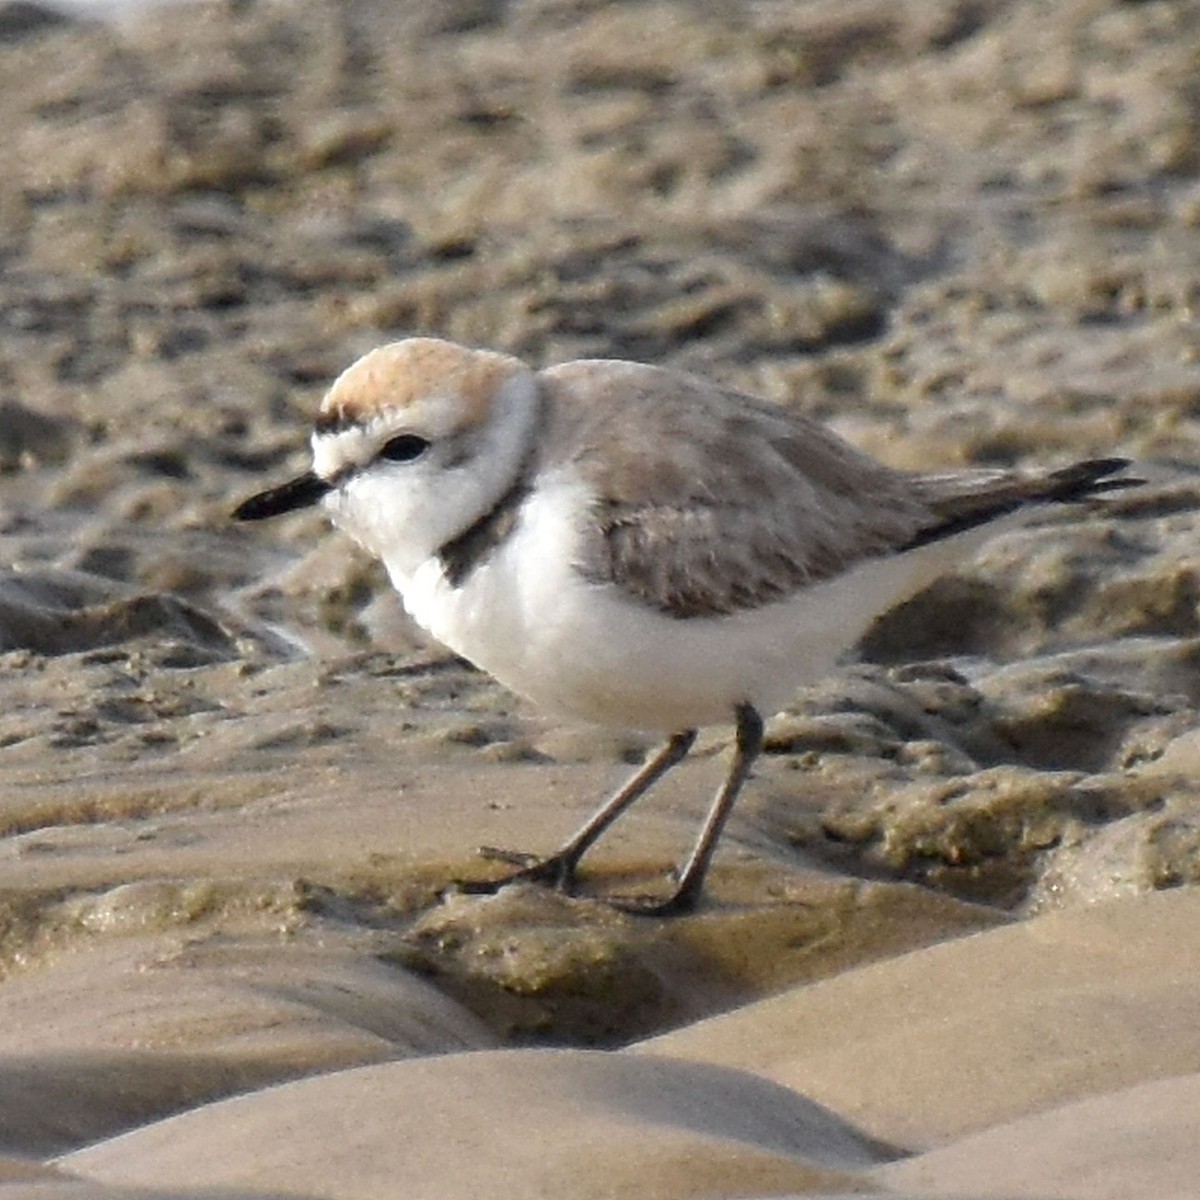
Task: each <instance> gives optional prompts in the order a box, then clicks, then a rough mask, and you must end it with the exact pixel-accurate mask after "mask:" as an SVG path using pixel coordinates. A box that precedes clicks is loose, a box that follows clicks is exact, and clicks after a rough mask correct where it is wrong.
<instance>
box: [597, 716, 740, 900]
mask: <svg viewBox="0 0 1200 1200" xmlns="http://www.w3.org/2000/svg"><path fill="white" fill-rule="evenodd" d="M762 743H763V719H762V717H760V716H759V715H758V711H757V710H756V709H755V708H754V707H752V706H751V705H749V704H739V705H738V708H737V743H736V749H735V751H734V755H733V762H732V763H731V764H730V766H729V774H728V775H727V776H726V777H725V782H724V783H723V784H722V785H721V787H720V790H719V791H718V792H717V795H716V798H715V799H714V800H713V803H712V807H711V808H710V809H709V810H708V816H707V817H706V818H705V820H704V827H703V828H702V829H701V830H700V836H699V837H698V838H697V839H696V845H695V846H694V847H693V849H692V853H691V855H690V856H689V857H688V860H687V862H686V863H685V864H684V867H683V870H682V871H681V872H680V873H679V882H678V884H677V885H676V887H675V891H674V892H672V893H671V895H670V896H668V897H667V898H666V899H665V900H633V899H631V900H613V901H611V903H612V904H614V906H615V907H617V908H619V909H621V910H622V911H623V912H629V913H636V914H638V915H639V916H651V917H666V916H674V915H675V914H677V913H684V912H690V911H691V909H693V908H694V907H695V906H696V901H697V900H699V899H700V892H701V890H702V889H703V887H704V877H705V875H706V874H707V873H708V866H709V862H710V861H711V860H712V856H713V852H714V851H715V850H716V848H717V842H718V841H719V840H720V837H721V830H722V829H724V828H725V822H726V820H728V818H729V814H730V813H731V812H732V811H733V806H734V803H735V802H736V801H737V798H738V793H739V792H740V791H741V790H742V785H743V784H744V783H745V782H746V780H747V778H748V777H749V775H750V768H751V767H752V766H753V765H754V760H755V759H756V758H757V757H758V755H759V752H760V751H761V750H762Z"/></svg>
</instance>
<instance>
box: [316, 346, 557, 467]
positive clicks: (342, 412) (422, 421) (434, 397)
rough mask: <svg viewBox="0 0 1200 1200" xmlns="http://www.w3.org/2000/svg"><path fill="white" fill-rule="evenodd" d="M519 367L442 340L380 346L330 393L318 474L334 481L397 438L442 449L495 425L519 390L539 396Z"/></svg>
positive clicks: (319, 439) (321, 426) (321, 425)
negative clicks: (438, 443) (498, 412)
mask: <svg viewBox="0 0 1200 1200" xmlns="http://www.w3.org/2000/svg"><path fill="white" fill-rule="evenodd" d="M533 386H534V384H533V375H532V372H531V371H530V370H529V368H528V367H526V366H525V365H524V364H523V363H522V362H520V361H519V360H518V359H515V358H511V357H510V356H508V355H506V354H496V353H493V352H492V351H489V350H472V349H468V348H467V347H465V346H458V345H455V344H454V343H453V342H444V341H440V340H438V339H436V338H409V339H407V340H405V341H402V342H393V343H391V344H390V345H387V346H381V347H379V348H378V349H376V350H372V351H371V352H370V353H369V354H366V355H364V356H363V357H362V358H360V359H359V360H358V361H357V362H356V363H354V364H353V365H352V366H350V367H349V368H348V369H347V370H346V371H344V372H343V373H342V374H341V375H340V376H339V377H338V379H337V380H336V381H335V382H334V384H333V386H332V387H331V388H330V389H329V392H328V394H327V395H326V397H325V400H324V402H323V403H322V405H321V412H320V415H319V416H318V417H317V421H316V428H315V430H314V433H313V437H312V447H313V467H314V469H315V470H316V472H317V474H318V475H321V476H323V477H325V478H328V477H330V476H331V475H333V474H334V473H336V472H337V471H339V470H341V469H343V468H344V467H345V466H347V465H361V464H363V463H365V462H367V461H369V459H370V458H372V457H373V456H374V454H375V453H376V452H377V451H378V449H379V447H380V445H381V444H382V443H383V442H384V441H386V440H387V438H389V437H390V436H392V435H393V434H395V433H397V432H401V431H403V432H407V433H414V434H418V435H419V436H421V437H425V438H428V439H429V440H430V441H435V440H437V439H439V438H444V437H447V436H449V435H451V434H454V433H458V432H460V431H463V430H466V429H469V428H471V427H472V426H475V425H478V424H479V423H481V422H482V421H484V420H486V419H488V417H489V416H490V415H491V414H492V412H493V410H494V409H495V407H496V405H497V403H498V402H499V401H500V399H501V398H502V397H503V396H504V395H505V394H506V393H508V392H510V391H512V390H513V389H517V390H524V389H532V387H533Z"/></svg>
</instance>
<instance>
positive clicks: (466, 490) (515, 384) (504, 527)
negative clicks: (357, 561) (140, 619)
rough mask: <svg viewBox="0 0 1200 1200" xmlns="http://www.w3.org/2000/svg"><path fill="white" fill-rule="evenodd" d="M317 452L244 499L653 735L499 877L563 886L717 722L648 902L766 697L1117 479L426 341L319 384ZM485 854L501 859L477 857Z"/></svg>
mask: <svg viewBox="0 0 1200 1200" xmlns="http://www.w3.org/2000/svg"><path fill="white" fill-rule="evenodd" d="M312 454H313V463H312V469H311V470H310V471H307V472H305V473H304V474H303V475H300V476H299V477H298V478H296V479H293V480H291V481H290V482H288V483H284V484H282V485H281V486H279V487H275V488H272V489H271V490H269V491H265V492H262V493H260V494H258V495H255V496H253V497H251V498H250V499H248V500H246V501H245V502H244V503H242V504H241V505H239V507H238V508H237V509H236V510H235V512H234V516H235V517H237V518H238V519H240V520H246V521H253V520H258V519H260V518H263V517H271V516H276V515H278V514H280V513H286V512H289V511H291V510H293V509H297V508H303V507H306V506H309V505H313V504H320V505H321V506H322V507H323V508H324V510H325V512H326V513H327V514H328V515H329V517H330V519H331V520H332V522H333V524H334V525H336V526H338V527H339V528H341V529H343V530H345V531H346V532H347V533H348V534H349V535H350V536H351V537H352V538H354V539H355V540H356V541H357V542H358V543H360V544H361V545H362V546H363V547H365V548H366V549H367V550H368V551H369V552H370V553H371V554H373V555H376V556H377V557H378V558H380V559H382V561H383V563H384V565H385V566H386V568H387V571H388V574H389V576H390V577H391V581H392V583H393V585H394V586H395V588H396V590H397V591H398V592H399V593H400V595H401V597H402V598H403V601H404V606H405V608H406V609H407V610H408V612H409V613H410V615H411V616H412V617H413V618H414V619H415V620H416V621H417V622H418V623H419V624H420V625H421V626H423V627H424V628H425V629H426V630H427V631H428V632H429V633H431V634H432V635H433V636H434V637H435V638H437V639H438V640H439V641H440V642H442V643H443V644H445V645H446V646H448V647H449V648H450V649H451V650H453V651H455V652H456V653H457V654H460V655H462V656H463V657H464V658H467V659H469V660H470V661H471V662H473V663H475V664H476V665H477V666H479V667H480V668H482V669H483V670H485V671H487V672H489V673H490V674H491V675H493V676H494V677H495V678H496V679H498V680H499V681H500V682H501V683H503V684H504V685H505V686H507V687H509V688H510V689H512V690H513V691H514V692H517V693H519V694H521V695H524V696H526V697H528V698H529V699H530V700H532V701H533V702H535V703H536V704H538V705H540V706H542V707H543V708H545V709H547V710H549V711H551V712H556V713H559V714H565V715H568V716H571V717H576V718H582V719H585V720H589V721H594V722H601V723H604V724H609V725H614V726H620V727H624V728H628V729H635V728H636V729H640V730H645V731H656V732H660V733H662V734H665V735H667V741H666V743H665V745H663V746H662V748H661V749H660V750H658V751H657V752H656V753H655V754H653V755H651V756H650V757H649V758H648V759H647V760H646V762H645V763H644V764H643V765H642V766H641V767H640V768H639V769H638V770H637V772H636V773H635V774H634V775H633V777H632V778H631V779H630V780H629V781H628V782H627V783H626V784H625V785H624V786H623V787H622V788H620V789H619V790H618V791H617V792H616V793H615V795H613V796H612V797H611V798H609V799H608V800H607V801H606V802H605V803H604V804H603V805H602V806H601V807H600V808H599V809H597V810H596V812H595V814H594V815H593V816H592V817H591V818H590V819H589V820H588V821H587V822H586V823H585V824H584V825H583V826H582V828H580V829H579V830H578V832H576V833H575V834H574V836H572V837H571V838H570V839H568V840H567V842H566V843H565V844H564V845H563V846H562V847H561V848H560V849H559V850H558V851H556V852H555V853H553V854H551V855H549V856H547V857H545V858H534V857H532V856H528V857H526V856H516V855H513V856H511V857H512V859H513V861H514V862H522V864H523V865H522V866H521V867H520V869H519V870H517V871H516V872H515V873H512V874H509V875H507V876H506V877H505V878H504V879H502V880H499V881H496V882H495V883H489V884H487V885H479V886H480V887H481V888H482V887H486V888H489V889H490V888H494V887H497V886H500V885H501V884H503V883H507V882H510V881H513V880H517V879H522V880H532V881H537V882H542V883H548V884H552V885H554V886H557V887H559V888H561V889H563V890H566V891H570V890H572V888H573V886H574V883H575V872H576V868H577V866H578V864H579V861H580V859H581V858H582V857H583V855H584V853H585V852H586V851H587V850H588V848H589V847H590V846H591V845H592V844H593V843H594V842H595V841H596V839H597V838H599V837H600V835H601V834H602V833H603V832H604V831H605V830H606V829H607V828H608V827H609V826H610V825H611V824H612V822H613V821H615V820H616V819H617V818H618V817H619V816H620V815H621V814H622V813H623V812H624V811H625V809H626V808H628V807H629V805H631V804H632V803H633V802H634V801H635V800H637V799H638V798H639V797H640V796H642V795H643V794H644V793H645V792H646V790H647V789H648V788H649V787H650V786H651V785H652V784H653V783H654V782H655V781H656V780H658V779H659V778H660V777H661V776H662V775H663V774H664V773H665V772H667V771H668V770H669V769H670V768H671V767H673V766H674V765H675V764H677V763H678V762H680V761H681V760H682V759H683V758H684V756H685V755H686V754H687V753H688V751H689V749H690V748H691V746H692V744H693V742H694V740H695V737H696V729H697V727H698V726H702V725H709V724H716V723H722V722H732V723H733V724H734V725H735V728H736V743H735V750H734V754H733V759H732V763H731V765H730V768H729V771H728V774H727V775H726V777H725V780H724V782H723V784H722V785H721V787H720V788H719V790H718V791H717V794H716V798H715V799H714V800H713V802H712V806H711V808H710V810H709V812H708V815H707V817H706V819H705V821H704V824H703V826H702V827H701V831H700V834H699V837H698V839H697V841H696V844H695V846H694V848H693V850H692V852H691V854H690V856H689V857H688V859H687V860H686V862H685V863H684V864H683V866H682V868H681V869H680V870H679V871H678V874H677V877H676V883H675V886H674V888H673V889H672V890H671V892H670V894H669V895H668V896H667V897H666V898H665V899H663V900H660V901H657V902H652V901H645V902H644V903H643V902H641V901H637V900H633V899H630V900H628V901H624V902H622V901H620V900H618V901H615V902H616V903H619V904H623V906H625V907H629V908H631V909H632V910H634V911H641V912H654V913H669V912H679V911H683V910H686V909H688V908H690V907H691V906H693V905H694V904H695V902H696V900H697V899H698V897H699V895H700V892H701V889H702V887H703V883H704V878H705V874H706V872H707V870H708V865H709V862H710V860H711V858H712V855H713V851H714V850H715V848H716V845H717V841H718V839H719V837H720V835H721V829H722V827H723V826H724V824H725V821H726V818H727V817H728V816H729V812H730V810H731V808H732V807H733V804H734V801H735V800H736V798H737V795H738V792H739V790H740V789H741V787H742V784H743V783H744V782H745V780H746V777H747V775H748V774H749V772H750V768H751V764H752V763H753V762H754V759H755V757H756V755H757V754H758V753H759V750H760V749H761V746H762V735H763V715H764V714H767V715H769V714H771V713H773V712H775V711H776V710H777V709H778V708H780V707H781V706H782V705H783V704H784V702H785V701H786V700H787V699H788V697H789V696H791V695H792V693H793V691H794V689H795V688H796V687H797V686H798V685H800V684H803V683H807V682H812V681H814V680H816V679H818V678H820V677H821V676H823V675H825V674H826V673H827V672H828V671H829V670H830V669H831V668H832V667H833V666H834V664H835V662H836V661H837V659H838V657H839V656H840V655H841V654H842V653H843V652H844V651H845V650H846V649H848V648H849V647H851V646H852V645H853V644H854V643H855V642H856V641H857V640H858V639H859V638H860V637H861V636H862V634H863V633H864V632H865V631H866V629H867V628H868V626H869V625H870V624H871V622H872V621H873V620H874V619H875V618H876V617H878V616H879V615H880V614H881V613H883V612H884V611H886V610H887V609H888V608H890V607H891V606H893V605H894V604H896V603H897V602H898V601H900V600H903V599H905V598H906V597H909V596H911V595H913V594H914V593H915V592H916V591H918V590H919V589H920V588H922V587H923V586H925V585H926V584H927V583H929V582H930V581H931V580H932V579H934V578H935V577H936V576H937V575H939V574H941V573H942V572H943V571H945V570H946V569H947V568H948V567H950V566H952V565H953V564H954V563H956V562H958V561H961V560H962V559H963V558H964V557H965V556H966V555H967V554H969V553H970V552H971V551H972V550H973V549H974V548H975V547H976V546H977V545H978V544H979V543H980V542H981V541H982V540H983V539H984V538H985V537H986V536H988V535H989V534H990V533H991V532H993V531H994V527H995V523H996V522H998V521H1001V519H1002V518H1005V517H1009V516H1011V515H1013V514H1019V513H1022V512H1024V511H1025V510H1028V509H1030V508H1032V507H1034V506H1036V505H1040V504H1046V503H1053V502H1064V501H1065V502H1069V501H1076V500H1083V499H1086V498H1088V497H1090V496H1094V495H1097V494H1099V493H1102V492H1106V491H1110V490H1112V489H1115V488H1120V487H1126V486H1129V485H1130V484H1131V483H1132V482H1134V481H1131V480H1128V479H1121V478H1113V476H1115V475H1117V474H1118V473H1119V472H1120V471H1121V470H1122V469H1123V468H1124V467H1125V466H1126V465H1127V464H1126V461H1125V460H1124V459H1118V458H1102V459H1094V460H1088V461H1085V462H1077V463H1075V464H1073V465H1071V466H1067V467H1062V468H1059V469H1056V470H1040V471H1039V470H1034V471H1016V470H986V469H979V470H955V471H938V472H931V473H911V472H905V471H899V470H894V469H892V468H890V467H887V466H884V465H883V464H882V463H879V462H877V461H875V460H874V459H872V458H870V457H868V456H867V455H865V454H863V453H861V452H859V451H858V450H855V449H854V448H853V447H852V446H850V445H849V444H847V443H846V442H844V441H843V440H842V439H841V438H839V437H838V436H837V435H836V434H834V433H832V432H831V431H830V430H828V429H826V428H825V427H824V426H822V425H821V424H819V423H818V422H816V421H814V420H811V419H809V418H808V417H805V416H803V415H801V414H799V413H795V412H791V411H788V410H787V409H784V408H781V407H779V406H777V405H775V404H772V403H770V402H768V401H765V400H760V399H755V398H754V397H752V396H747V395H743V394H741V393H738V392H735V391H732V390H730V389H729V388H726V387H721V386H718V385H717V384H715V383H711V382H708V381H706V380H704V379H701V378H698V377H696V376H693V375H688V374H684V373H682V372H679V371H674V370H668V369H665V368H661V367H653V366H643V365H640V364H638V363H631V362H619V361H609V360H584V361H579V362H569V363H564V364H563V365H561V366H557V367H552V368H550V369H548V370H543V371H535V370H533V369H532V368H530V367H528V366H526V365H525V364H524V363H522V362H521V361H519V360H518V359H516V358H512V357H510V356H508V355H505V354H497V353H493V352H491V351H487V350H473V349H467V348H465V347H463V346H459V345H455V344H453V343H450V342H445V341H439V340H435V339H432V338H410V339H407V340H405V341H400V342H395V343H392V344H390V345H385V346H382V347H380V348H379V349H376V350H373V351H371V352H370V353H369V354H367V355H366V356H364V357H363V358H361V359H360V360H359V361H358V362H356V363H354V364H353V365H352V366H351V367H349V368H348V369H347V370H346V371H345V372H344V373H343V374H342V375H341V376H340V377H339V378H338V379H337V380H336V382H335V383H334V384H333V386H332V387H331V388H330V390H329V393H328V395H327V396H326V397H325V400H324V402H323V404H322V405H321V410H320V413H319V415H318V416H317V418H316V424H315V428H314V430H313V433H312ZM492 853H493V854H495V855H500V856H505V855H504V854H503V852H492Z"/></svg>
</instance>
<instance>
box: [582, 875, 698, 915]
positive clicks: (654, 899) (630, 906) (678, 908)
mask: <svg viewBox="0 0 1200 1200" xmlns="http://www.w3.org/2000/svg"><path fill="white" fill-rule="evenodd" d="M699 900H700V886H699V884H698V883H695V882H693V881H690V880H685V881H684V882H683V883H681V884H679V886H678V887H676V889H675V891H673V892H672V893H671V894H670V895H669V896H666V897H662V896H606V897H605V901H606V903H608V904H609V905H611V906H612V907H613V908H615V909H616V910H617V911H618V912H624V913H629V914H630V915H631V916H635V917H678V916H682V915H683V914H684V913H690V912H694V911H695V909H696V905H697V903H698V902H699Z"/></svg>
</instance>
